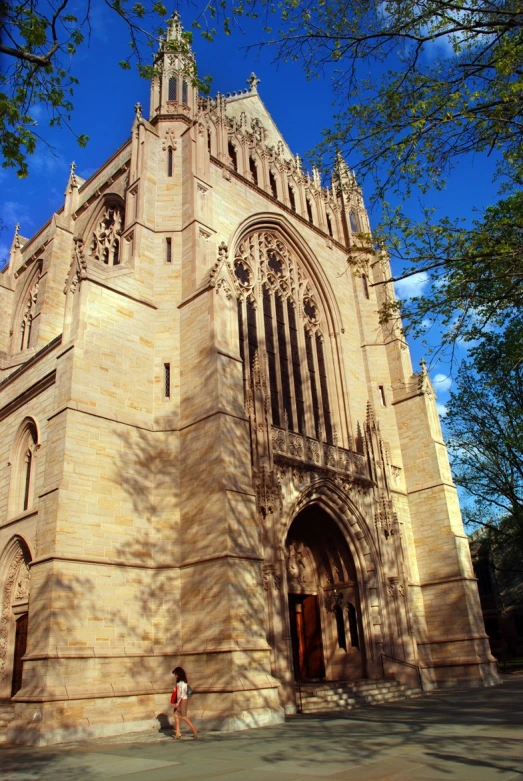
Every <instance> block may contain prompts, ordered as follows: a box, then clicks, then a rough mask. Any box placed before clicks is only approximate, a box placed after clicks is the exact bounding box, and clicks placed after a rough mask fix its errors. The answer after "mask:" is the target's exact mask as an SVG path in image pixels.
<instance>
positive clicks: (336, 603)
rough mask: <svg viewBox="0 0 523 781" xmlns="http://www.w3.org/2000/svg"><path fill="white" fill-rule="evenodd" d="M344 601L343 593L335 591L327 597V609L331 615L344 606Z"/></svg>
mask: <svg viewBox="0 0 523 781" xmlns="http://www.w3.org/2000/svg"><path fill="white" fill-rule="evenodd" d="M343 600H344V595H343V592H341V591H337V590H336V589H334V590H333V591H331V593H330V594H328V595H327V596H326V597H325V609H326V610H328V612H329V613H334V612H335V611H336V608H338V607H341V606H342V605H343Z"/></svg>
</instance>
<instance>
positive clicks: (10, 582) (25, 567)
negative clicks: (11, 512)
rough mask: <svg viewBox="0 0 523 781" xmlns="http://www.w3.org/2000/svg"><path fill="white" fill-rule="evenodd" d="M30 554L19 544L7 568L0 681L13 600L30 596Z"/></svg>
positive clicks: (21, 599) (1, 626)
mask: <svg viewBox="0 0 523 781" xmlns="http://www.w3.org/2000/svg"><path fill="white" fill-rule="evenodd" d="M29 561H30V558H29V554H28V553H27V552H26V551H24V549H23V548H22V547H21V545H18V546H17V548H16V550H15V553H14V555H13V557H12V559H11V563H10V565H9V568H8V570H7V578H6V580H5V583H4V588H3V594H2V620H1V622H0V681H1V680H2V678H3V677H4V675H5V672H6V666H7V647H8V631H9V627H10V624H11V621H10V619H11V616H12V609H13V607H12V606H13V602H21V601H25V600H27V599H28V598H29V583H30V580H29V577H30V576H29Z"/></svg>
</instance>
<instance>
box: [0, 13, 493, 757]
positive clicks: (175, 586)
mask: <svg viewBox="0 0 523 781" xmlns="http://www.w3.org/2000/svg"><path fill="white" fill-rule="evenodd" d="M180 35H181V25H180V22H179V20H178V18H177V17H173V19H172V20H171V22H170V23H169V28H168V35H167V38H168V40H177V39H179V37H180ZM167 48H168V47H166V45H165V44H162V48H161V50H160V52H159V54H158V56H157V64H158V66H159V75H158V76H157V77H155V78H154V80H153V82H152V85H151V105H150V114H149V119H146V118H145V117H144V116H142V112H141V109H140V107H139V106H137V107H136V117H135V120H134V124H133V127H132V132H131V137H130V138H129V139H128V140H127V141H126V142H125V144H124V145H123V146H122V147H121V148H120V149H118V150H117V151H116V152H115V153H114V155H113V156H112V157H111V158H110V159H109V160H108V161H107V162H106V163H105V164H104V165H103V166H102V167H101V168H100V169H99V170H98V171H97V172H96V173H95V174H94V175H93V176H91V178H90V179H88V180H87V181H83V180H82V179H80V178H79V177H78V176H76V175H75V173H74V170H72V171H71V175H70V178H69V181H68V184H67V192H66V196H65V202H64V205H63V207H62V208H61V209H60V210H59V211H58V212H57V213H55V214H54V215H53V216H52V217H51V219H50V220H49V222H48V223H47V224H46V225H44V226H43V227H42V228H41V230H39V231H38V232H37V233H36V234H35V235H34V236H33V237H32V238H30V239H25V238H23V237H22V236H21V235H20V234H19V232H18V230H17V231H16V234H15V238H14V242H13V246H12V251H11V255H10V262H9V266H8V267H7V268H6V270H4V272H3V274H2V275H1V278H0V279H1V286H0V311H1V313H2V316H1V319H0V348H1V352H0V367H1V370H2V382H1V384H0V421H1V424H0V425H1V438H0V448H1V450H0V588H1V591H0V598H1V600H2V604H1V611H2V623H1V629H0V698H1V699H2V701H3V702H4V707H6V703H7V704H8V706H9V708H11V711H12V713H11V715H12V719H11V721H10V723H9V725H8V727H7V738H8V739H9V740H11V741H14V742H20V743H35V744H44V743H53V742H59V741H63V740H71V739H74V738H77V737H82V736H89V735H102V734H104V735H108V734H117V733H122V732H127V731H133V730H139V729H146V728H153V727H155V726H156V728H157V727H158V722H157V721H156V719H157V717H158V715H159V714H162V713H168V712H170V706H169V698H170V692H171V688H172V680H173V679H172V676H171V669H172V668H173V667H174V666H175V665H181V666H183V667H184V668H185V669H186V670H187V671H188V675H189V679H190V681H191V684H192V686H193V688H194V690H195V696H194V697H193V699H192V701H191V713H192V715H193V716H194V717H195V719H196V722H197V723H199V724H200V725H201V726H203V727H204V728H205V727H206V726H207V727H209V726H211V725H212V726H213V727H220V728H222V729H239V728H244V727H250V726H256V725H262V724H272V723H276V722H279V721H281V720H283V719H284V716H285V714H286V713H293V712H295V711H296V709H297V708H298V709H299V707H300V704H301V702H302V698H303V697H304V696H305V695H306V693H307V691H308V689H307V687H309V689H310V687H314V686H316V687H318V682H324V686H325V685H326V684H327V683H328V682H336V681H338V682H341V681H343V682H349V683H350V682H361V681H364V680H366V681H367V684H368V683H369V682H373V684H374V683H375V684H376V686H378V687H379V684H380V682H381V683H383V682H387V685H389V686H390V684H391V682H393V681H394V679H395V680H396V681H398V682H400V683H402V684H407V685H408V686H409V687H411V688H412V687H419V686H420V685H422V687H423V688H424V689H426V690H428V689H434V688H437V687H446V686H456V685H459V686H464V687H465V686H478V685H484V684H491V683H495V682H496V681H497V680H498V677H497V673H496V669H495V665H494V660H493V658H492V656H491V655H490V651H489V645H488V639H487V637H486V635H485V630H484V625H483V620H482V615H481V610H480V605H479V599H478V592H477V587H476V580H475V578H474V575H473V570H472V566H471V560H470V555H469V547H468V543H467V538H466V536H465V533H464V531H463V526H462V522H461V518H460V512H459V506H458V501H457V496H456V491H455V488H454V485H453V483H452V478H451V474H450V469H449V463H448V458H447V452H446V448H445V445H444V443H443V440H442V434H441V429H440V423H439V419H438V415H437V411H436V403H435V395H434V391H433V389H432V387H431V383H430V380H429V377H428V375H427V372H426V369H425V368H424V367H422V370H421V372H419V373H415V372H413V369H412V365H411V361H410V356H409V350H408V347H407V345H406V344H405V342H404V340H403V338H402V335H401V333H400V332H399V331H394V330H393V329H386V328H384V327H382V326H381V325H380V324H379V319H378V315H377V310H378V308H379V306H380V304H381V303H382V302H383V301H384V300H385V299H386V298H387V297H388V298H390V297H392V296H393V292H392V290H391V289H390V286H389V285H387V284H381V285H380V284H377V283H380V282H382V281H383V280H385V279H386V278H387V277H388V275H389V269H388V268H387V262H386V260H383V259H380V260H376V258H375V257H371V256H369V257H368V262H367V264H366V266H365V256H364V253H365V249H364V247H363V245H362V242H361V240H360V238H359V237H358V236H359V234H362V233H365V232H368V231H369V224H368V218H367V214H366V211H365V207H364V204H363V199H362V194H361V191H360V190H359V188H358V187H357V185H356V182H355V180H354V179H353V177H352V175H351V173H350V171H349V170H348V168H347V166H346V165H345V164H344V162H343V161H342V160H341V159H339V160H338V165H337V166H336V170H335V171H334V172H333V176H332V184H331V186H330V187H329V188H328V189H325V188H323V187H322V186H321V184H320V180H319V176H318V174H317V172H314V174H313V175H312V176H309V175H308V174H306V173H305V172H304V171H303V170H302V169H301V164H300V159H299V157H298V156H293V155H292V153H291V152H290V150H289V147H288V146H287V144H286V143H285V141H284V139H283V138H282V137H281V135H280V134H279V132H278V129H277V128H276V126H275V124H274V122H273V120H272V119H271V117H270V115H269V113H268V111H267V109H266V108H265V106H264V104H263V102H262V100H261V98H260V96H259V94H258V87H257V80H256V79H255V77H254V76H252V77H251V79H250V80H249V88H248V89H246V90H243V91H240V92H239V93H233V94H232V95H227V96H226V97H225V96H223V95H218V96H217V97H216V99H215V100H212V99H210V98H202V97H200V96H199V95H198V94H197V92H196V89H195V88H194V87H193V86H192V84H191V82H190V80H189V79H188V78H187V77H186V76H185V75H184V73H186V72H187V69H186V67H185V66H186V64H187V63H184V62H183V60H184V58H185V57H188V58H191V57H192V55H191V54H190V53H189V54H187V55H185V54H184V55H175V54H173V53H171V52H169V51H167ZM348 256H356V257H358V258H359V265H360V267H362V268H363V269H364V271H365V273H360V274H355V273H354V272H353V267H352V266H349V264H348ZM348 685H349V684H346V686H348Z"/></svg>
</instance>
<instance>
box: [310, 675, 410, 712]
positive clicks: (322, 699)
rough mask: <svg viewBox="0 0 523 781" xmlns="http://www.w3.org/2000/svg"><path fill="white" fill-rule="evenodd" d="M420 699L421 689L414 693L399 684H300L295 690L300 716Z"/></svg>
mask: <svg viewBox="0 0 523 781" xmlns="http://www.w3.org/2000/svg"><path fill="white" fill-rule="evenodd" d="M300 695H301V698H300ZM420 695H421V692H420V690H419V689H412V688H410V687H409V686H406V685H405V684H401V683H398V682H397V681H368V680H365V681H344V682H340V681H335V682H333V683H317V684H316V683H304V684H301V685H300V686H299V688H298V687H297V689H296V702H297V705H298V708H300V702H301V713H324V712H329V711H336V710H351V709H352V708H357V707H360V706H361V705H379V704H382V703H385V702H395V701H396V700H403V699H406V698H407V697H419V696H420Z"/></svg>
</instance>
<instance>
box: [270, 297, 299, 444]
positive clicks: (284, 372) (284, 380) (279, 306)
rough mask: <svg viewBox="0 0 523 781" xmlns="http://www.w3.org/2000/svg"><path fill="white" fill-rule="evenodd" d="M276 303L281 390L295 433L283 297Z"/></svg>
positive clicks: (288, 419)
mask: <svg viewBox="0 0 523 781" xmlns="http://www.w3.org/2000/svg"><path fill="white" fill-rule="evenodd" d="M274 300H275V302H276V330H277V332H278V351H279V353H280V377H281V390H282V395H283V409H284V411H285V413H286V415H287V422H288V424H289V429H290V430H291V431H294V420H293V414H292V396H291V381H290V375H289V359H288V357H287V338H286V335H285V316H284V311H283V301H282V298H281V296H279V295H278V294H276V295H275V297H274Z"/></svg>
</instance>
